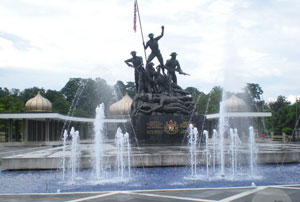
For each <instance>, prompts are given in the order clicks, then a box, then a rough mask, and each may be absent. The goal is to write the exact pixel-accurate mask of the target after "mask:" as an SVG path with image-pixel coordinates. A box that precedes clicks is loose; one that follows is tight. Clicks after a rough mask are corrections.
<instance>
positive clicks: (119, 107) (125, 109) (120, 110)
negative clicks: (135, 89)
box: [109, 93, 133, 115]
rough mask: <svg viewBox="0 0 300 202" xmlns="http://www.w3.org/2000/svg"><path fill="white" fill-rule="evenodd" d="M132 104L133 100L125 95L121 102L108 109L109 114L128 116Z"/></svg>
mask: <svg viewBox="0 0 300 202" xmlns="http://www.w3.org/2000/svg"><path fill="white" fill-rule="evenodd" d="M132 102H133V100H132V99H131V97H130V96H129V95H128V94H127V93H126V94H125V95H124V97H123V98H122V99H121V100H119V101H118V102H116V103H114V104H112V105H111V106H110V107H109V112H110V113H111V114H112V115H129V112H130V108H131V104H132Z"/></svg>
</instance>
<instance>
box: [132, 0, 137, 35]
mask: <svg viewBox="0 0 300 202" xmlns="http://www.w3.org/2000/svg"><path fill="white" fill-rule="evenodd" d="M136 1H137V0H134V14H133V30H134V32H136V11H137V2H136Z"/></svg>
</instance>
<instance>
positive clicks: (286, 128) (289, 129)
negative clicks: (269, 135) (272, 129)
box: [282, 127, 293, 135]
mask: <svg viewBox="0 0 300 202" xmlns="http://www.w3.org/2000/svg"><path fill="white" fill-rule="evenodd" d="M282 132H283V133H285V134H287V135H292V133H293V129H291V128H289V127H285V128H283V129H282Z"/></svg>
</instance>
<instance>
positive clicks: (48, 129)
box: [45, 119, 50, 142]
mask: <svg viewBox="0 0 300 202" xmlns="http://www.w3.org/2000/svg"><path fill="white" fill-rule="evenodd" d="M49 134H50V123H49V119H46V122H45V142H49Z"/></svg>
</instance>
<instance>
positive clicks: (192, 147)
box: [188, 124, 198, 179]
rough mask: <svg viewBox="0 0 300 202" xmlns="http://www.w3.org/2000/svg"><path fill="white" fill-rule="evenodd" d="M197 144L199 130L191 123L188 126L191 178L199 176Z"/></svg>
mask: <svg viewBox="0 0 300 202" xmlns="http://www.w3.org/2000/svg"><path fill="white" fill-rule="evenodd" d="M197 144H198V130H197V128H196V127H194V126H193V124H189V128H188V147H189V153H190V166H191V176H190V178H191V179H195V178H196V176H197Z"/></svg>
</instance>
